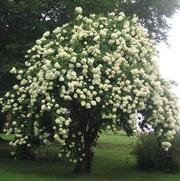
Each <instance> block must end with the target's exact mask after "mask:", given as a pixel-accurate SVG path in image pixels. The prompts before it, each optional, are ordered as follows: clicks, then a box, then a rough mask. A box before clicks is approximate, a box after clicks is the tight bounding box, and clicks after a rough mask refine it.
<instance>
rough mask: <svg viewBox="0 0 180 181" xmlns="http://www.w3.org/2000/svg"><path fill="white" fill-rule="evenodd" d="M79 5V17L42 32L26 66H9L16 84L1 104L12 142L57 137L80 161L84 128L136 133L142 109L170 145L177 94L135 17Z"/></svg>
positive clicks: (74, 159)
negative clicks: (105, 14)
mask: <svg viewBox="0 0 180 181" xmlns="http://www.w3.org/2000/svg"><path fill="white" fill-rule="evenodd" d="M75 11H76V13H77V19H76V22H74V23H70V24H65V25H63V26H62V27H57V28H56V29H55V30H54V31H53V32H52V33H50V32H49V31H48V32H45V33H44V34H43V36H42V38H41V39H39V40H37V41H36V45H35V46H34V47H33V48H32V49H30V50H28V54H27V55H26V59H27V61H26V62H25V65H26V68H25V69H24V70H17V69H16V68H12V70H11V73H13V74H16V76H17V79H18V80H19V84H18V85H15V86H14V87H13V91H12V92H7V93H6V94H5V96H4V98H3V99H1V104H2V111H3V112H9V114H12V120H13V121H12V122H11V123H10V124H8V126H7V128H6V129H5V131H6V132H7V133H11V132H13V133H15V137H16V139H15V141H14V142H12V143H11V144H12V145H14V146H17V145H22V144H25V145H27V146H31V139H30V137H31V135H36V136H38V137H39V139H42V140H43V142H44V143H48V142H49V138H50V137H53V138H54V140H55V141H57V142H58V143H59V144H60V145H62V147H61V148H62V150H61V153H60V154H59V156H62V155H63V154H65V156H66V157H67V158H69V159H70V161H72V162H74V163H76V162H77V161H82V160H83V156H84V154H85V153H84V151H83V149H84V146H85V142H86V137H87V136H86V135H87V134H86V133H88V136H89V135H91V134H92V135H94V134H95V135H97V133H94V132H93V131H95V130H96V129H95V128H97V127H98V129H102V128H105V129H106V128H108V129H112V130H113V131H118V130H120V129H124V130H125V131H126V132H127V133H128V134H132V133H133V130H134V127H135V125H136V120H137V114H138V113H139V112H141V113H144V115H143V116H144V118H145V121H146V123H147V124H149V125H151V126H152V127H153V129H154V130H155V131H156V133H157V134H158V136H159V137H160V139H161V140H162V146H163V147H164V148H165V149H168V148H169V147H170V143H169V142H170V140H172V139H173V137H174V134H175V133H176V127H177V125H179V118H178V108H177V104H176V98H175V96H174V95H173V94H172V93H171V92H170V84H169V83H168V82H167V81H165V80H163V79H162V78H161V77H160V75H159V72H158V69H157V65H156V62H155V60H154V59H153V57H154V52H155V49H154V47H153V43H152V42H151V41H150V40H149V38H148V35H147V33H146V32H145V31H144V29H143V28H142V27H139V25H138V22H137V21H138V19H137V17H136V16H134V17H133V19H128V18H127V17H126V16H125V15H124V14H123V13H120V14H119V15H118V16H115V15H114V13H111V14H109V16H108V18H107V17H102V16H96V15H94V14H92V15H90V17H85V16H83V15H82V9H81V8H80V7H77V8H76V9H75ZM45 114H48V115H49V116H48V118H47V119H48V120H46V118H44V117H45V116H44V115H45ZM49 122H50V127H51V128H52V130H53V131H52V130H51V131H49V130H50V129H49V125H48V123H49ZM29 125H32V126H29ZM97 125H98V126H97ZM28 127H31V130H30V131H27V128H28ZM28 130H29V129H28ZM90 130H93V131H92V132H90ZM90 138H91V137H90Z"/></svg>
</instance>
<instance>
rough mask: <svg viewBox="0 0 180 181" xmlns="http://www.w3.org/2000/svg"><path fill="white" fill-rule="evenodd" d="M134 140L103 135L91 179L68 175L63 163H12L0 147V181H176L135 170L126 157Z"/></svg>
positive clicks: (172, 177)
mask: <svg viewBox="0 0 180 181" xmlns="http://www.w3.org/2000/svg"><path fill="white" fill-rule="evenodd" d="M135 141H136V139H135V138H128V137H127V136H124V135H120V136H119V135H112V134H103V135H102V136H101V139H100V143H99V144H98V146H97V148H96V149H95V159H94V164H93V171H92V174H91V175H74V174H72V168H73V165H71V164H69V163H66V162H63V161H55V162H47V161H26V160H13V159H11V158H9V157H8V154H7V152H8V151H9V146H8V145H7V144H6V143H1V144H0V181H178V180H180V172H178V173H176V174H174V173H173V174H164V173H160V172H142V171H139V170H137V169H136V160H135V157H134V156H132V155H131V154H130V152H131V151H132V143H133V142H135Z"/></svg>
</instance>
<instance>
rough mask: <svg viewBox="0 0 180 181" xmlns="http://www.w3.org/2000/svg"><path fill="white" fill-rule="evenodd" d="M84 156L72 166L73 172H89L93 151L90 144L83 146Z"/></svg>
mask: <svg viewBox="0 0 180 181" xmlns="http://www.w3.org/2000/svg"><path fill="white" fill-rule="evenodd" d="M84 151H85V158H84V159H83V161H82V162H77V163H76V165H75V167H74V173H75V174H90V173H91V168H92V161H93V157H94V153H93V152H92V150H91V145H86V146H85V150H84Z"/></svg>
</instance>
